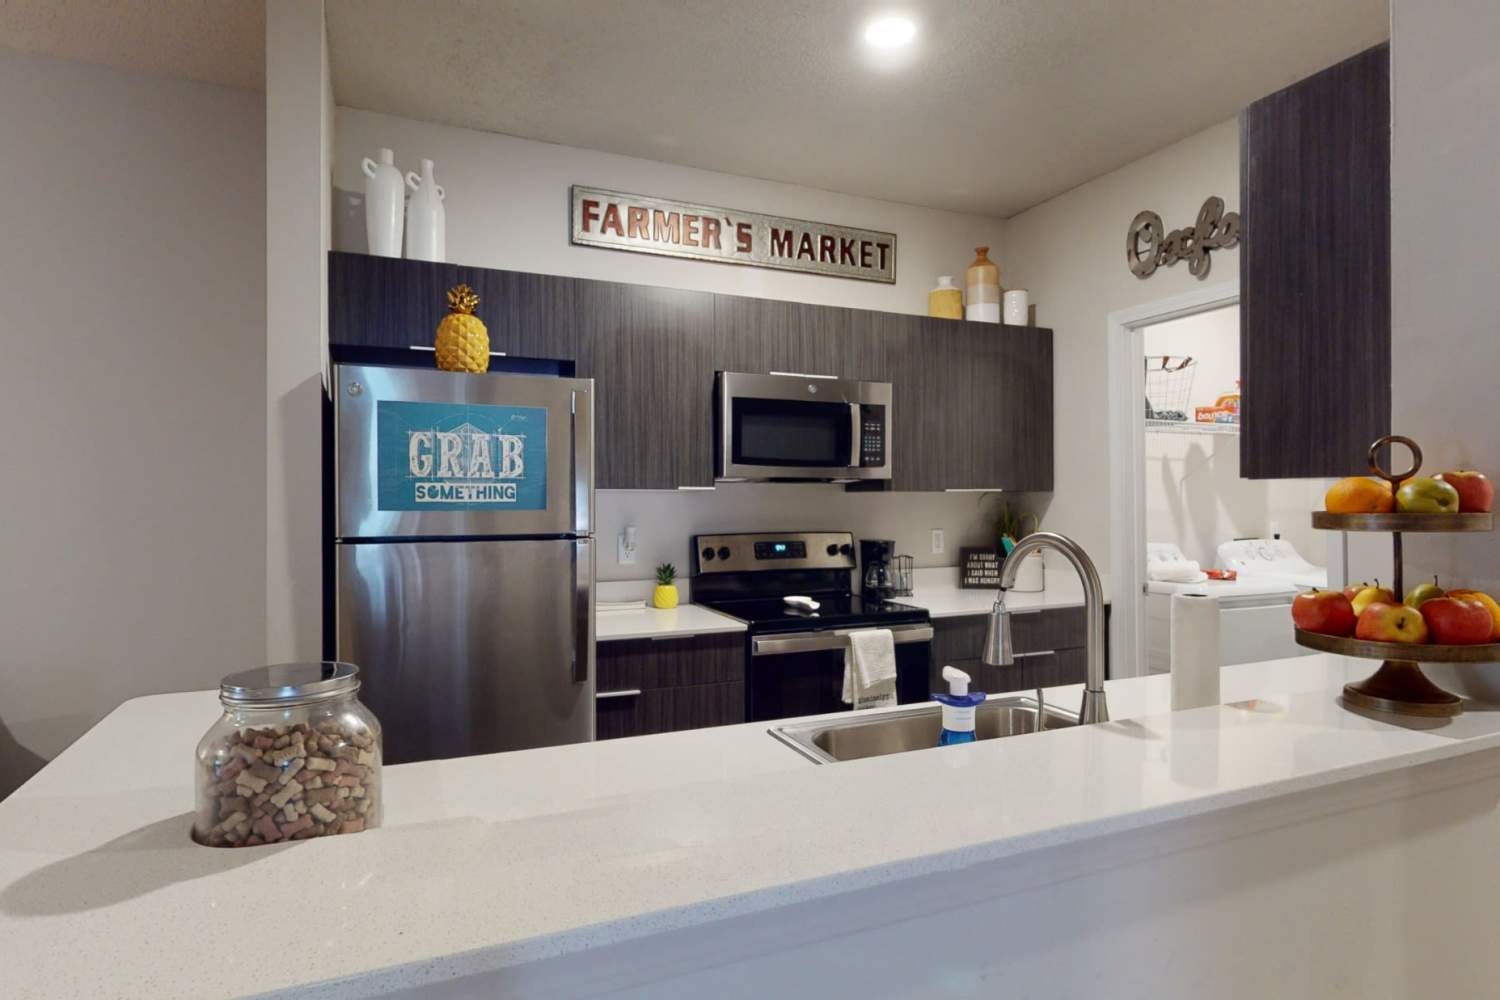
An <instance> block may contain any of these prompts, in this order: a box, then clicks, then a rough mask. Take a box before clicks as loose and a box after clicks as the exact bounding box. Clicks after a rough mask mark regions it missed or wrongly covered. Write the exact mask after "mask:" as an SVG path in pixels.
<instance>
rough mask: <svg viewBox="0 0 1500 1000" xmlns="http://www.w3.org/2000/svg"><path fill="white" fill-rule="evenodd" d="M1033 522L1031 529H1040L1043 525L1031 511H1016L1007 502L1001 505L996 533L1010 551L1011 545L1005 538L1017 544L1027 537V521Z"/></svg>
mask: <svg viewBox="0 0 1500 1000" xmlns="http://www.w3.org/2000/svg"><path fill="white" fill-rule="evenodd" d="M1027 521H1030V522H1031V529H1030V530H1031V531H1039V530H1041V527H1042V522H1041V520H1040V519H1039V518H1038V517H1037V516H1036V515H1035V514H1033V513H1031V512H1030V511H1015V510H1011V509H1010V504H1009V503H1008V502H1007V503H1005V504H1002V505H1001V507H1000V515H999V517H997V518H996V519H995V535H996V536H997V537H998V538H999V539H1000V544H1001V545H1002V546H1004V547H1005V548H1006V550H1007V551H1009V548H1010V546H1006V545H1005V540H1006V539H1007V538H1008V539H1010V544H1011V545H1015V543H1016V542H1019V541H1020V540H1021V539H1022V538H1025V537H1026V534H1027V528H1026V522H1027Z"/></svg>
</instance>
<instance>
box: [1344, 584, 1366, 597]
mask: <svg viewBox="0 0 1500 1000" xmlns="http://www.w3.org/2000/svg"><path fill="white" fill-rule="evenodd" d="M1368 586H1370V585H1369V584H1368V583H1365V582H1364V581H1363V580H1361V581H1360V582H1359V583H1351V584H1349V586H1347V587H1345V588H1344V596H1345V597H1347V598H1349V600H1351V601H1352V600H1354V599H1355V598H1356V597H1358V596H1359V592H1360V591H1361V590H1364V589H1365V588H1366V587H1368Z"/></svg>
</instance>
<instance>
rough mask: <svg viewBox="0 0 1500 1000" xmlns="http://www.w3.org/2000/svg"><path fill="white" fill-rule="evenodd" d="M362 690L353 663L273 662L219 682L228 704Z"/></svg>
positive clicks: (293, 700) (284, 701) (289, 701)
mask: <svg viewBox="0 0 1500 1000" xmlns="http://www.w3.org/2000/svg"><path fill="white" fill-rule="evenodd" d="M358 690H359V668H358V667H356V666H355V665H354V664H352V663H341V662H339V661H337V660H324V661H323V662H321V663H273V664H271V665H270V666H268V667H256V668H255V669H254V670H243V671H241V672H240V673H237V674H230V675H229V676H228V677H226V678H224V679H223V680H222V681H220V682H219V701H221V702H223V703H224V704H225V705H226V706H229V705H232V706H264V707H275V706H281V705H301V704H306V703H307V702H311V701H322V700H323V699H325V698H336V697H338V696H340V695H348V694H353V693H354V692H355V691H358Z"/></svg>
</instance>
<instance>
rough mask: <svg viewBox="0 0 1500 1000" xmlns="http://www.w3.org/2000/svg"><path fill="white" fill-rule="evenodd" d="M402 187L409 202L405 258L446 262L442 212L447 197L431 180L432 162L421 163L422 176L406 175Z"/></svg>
mask: <svg viewBox="0 0 1500 1000" xmlns="http://www.w3.org/2000/svg"><path fill="white" fill-rule="evenodd" d="M406 183H407V185H408V186H409V187H410V188H411V200H410V201H409V202H408V203H407V205H406V256H407V259H409V260H436V261H442V260H446V259H447V256H448V216H447V213H446V212H445V211H444V210H443V199H444V198H445V197H447V192H445V191H444V190H443V188H442V185H440V184H439V183H438V182H437V181H435V180H433V178H432V161H431V160H423V161H422V176H421V177H418V176H417V175H416V174H415V173H411V172H408V173H407V175H406Z"/></svg>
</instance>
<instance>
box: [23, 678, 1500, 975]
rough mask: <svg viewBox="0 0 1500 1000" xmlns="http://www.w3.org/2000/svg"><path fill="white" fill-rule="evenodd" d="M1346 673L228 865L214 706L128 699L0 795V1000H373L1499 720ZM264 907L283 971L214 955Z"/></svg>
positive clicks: (933, 867)
mask: <svg viewBox="0 0 1500 1000" xmlns="http://www.w3.org/2000/svg"><path fill="white" fill-rule="evenodd" d="M1369 671H1370V665H1369V663H1367V662H1365V661H1354V660H1345V659H1343V658H1340V657H1336V656H1328V655H1315V656H1307V657H1301V658H1297V659H1294V660H1277V661H1270V662H1266V663H1253V664H1240V665H1236V666H1231V667H1226V668H1224V670H1223V672H1222V677H1223V697H1224V701H1225V704H1223V705H1216V706H1213V707H1209V708H1201V709H1195V710H1192V711H1187V712H1177V713H1170V712H1168V711H1167V708H1168V707H1169V698H1170V696H1169V693H1168V692H1169V688H1170V681H1169V678H1167V677H1165V676H1156V677H1143V678H1125V679H1120V680H1112V681H1109V682H1107V685H1108V690H1109V698H1110V702H1111V712H1112V719H1113V720H1114V721H1111V722H1108V723H1102V724H1099V725H1093V726H1085V727H1079V728H1071V729H1061V730H1056V731H1049V732H1046V733H1041V734H1034V735H1029V736H1021V737H1017V738H1014V739H998V740H988V741H981V742H979V743H973V744H967V745H959V746H949V747H937V748H932V749H928V750H919V751H915V752H910V753H903V754H895V755H892V756H888V757H880V758H872V759H868V760H858V761H850V762H846V763H841V764H832V765H826V766H817V765H814V764H812V763H810V762H809V761H807V760H805V759H803V758H802V757H801V756H799V755H798V754H797V753H795V752H793V751H792V750H791V749H789V748H788V747H786V746H783V745H782V744H780V743H778V742H777V741H776V740H774V739H773V738H772V737H771V736H770V735H769V734H768V733H767V731H766V724H765V723H759V724H745V725H738V726H728V727H723V728H719V729H706V730H697V731H692V732H683V733H669V734H663V735H660V736H643V737H637V738H634V739H622V740H611V741H607V742H602V743H590V744H575V745H571V746H561V747H550V748H543V749H537V750H525V751H518V752H514V753H505V754H494V755H489V756H481V757H467V758H461V759H455V760H441V761H429V762H424V763H418V764H403V765H396V766H390V767H387V768H386V769H385V774H384V779H383V780H384V798H385V802H386V815H385V823H384V826H383V827H382V828H380V829H377V830H372V831H368V832H365V833H359V834H353V835H349V836H339V837H327V838H319V839H314V840H309V841H305V842H301V843H295V844H272V845H267V846H263V847H253V848H242V849H235V850H223V849H214V848H208V847H200V846H198V845H196V844H194V843H193V842H192V841H191V840H190V839H189V836H188V833H189V828H190V826H191V821H192V811H191V810H192V804H193V768H192V763H191V758H192V752H193V746H194V744H195V743H196V741H197V739H198V737H199V735H200V734H201V733H202V731H203V730H204V729H205V728H206V727H207V726H208V725H209V723H211V722H212V721H213V719H214V718H215V717H216V716H217V714H218V706H217V704H216V701H215V696H214V693H213V692H208V691H204V692H191V693H186V694H171V695H158V696H153V697H147V698H138V699H135V700H133V701H129V702H126V703H125V704H124V705H122V706H121V707H120V708H119V709H117V710H116V711H114V712H113V713H111V714H110V715H109V716H108V717H106V718H105V719H104V721H102V722H101V723H100V724H99V725H98V726H96V727H95V728H94V729H92V730H90V731H89V732H88V733H86V734H85V735H84V736H83V737H82V738H81V739H79V740H78V742H76V743H74V744H73V745H72V746H71V747H69V748H68V749H67V750H65V751H64V752H63V753H62V754H61V755H59V756H58V757H57V759H56V760H54V761H52V763H51V764H49V765H48V766H47V767H45V768H44V769H43V770H42V771H41V772H40V773H38V774H37V775H36V776H34V777H33V778H32V779H31V780H30V781H29V782H27V783H26V784H25V785H23V786H22V787H21V788H20V789H19V790H17V791H16V792H15V793H14V794H12V795H11V796H10V797H9V798H7V799H6V800H4V801H3V802H0V967H3V968H4V970H5V974H4V981H5V987H4V993H5V995H6V996H7V998H15V1000H29V998H39V997H48V998H51V997H59V996H85V995H91V994H93V993H95V992H97V990H98V988H99V984H100V983H108V984H109V986H110V990H111V992H113V993H117V994H118V995H122V996H150V997H154V998H159V1000H170V998H175V997H183V998H189V997H190V998H194V1000H204V998H214V997H228V996H239V995H243V994H246V993H252V992H255V993H270V994H273V995H295V996H297V997H298V998H299V1000H306V998H334V997H356V996H358V997H364V996H371V995H378V994H382V993H389V992H393V991H397V990H401V989H406V988H415V987H423V986H429V985H432V984H435V983H439V982H445V981H452V980H453V979H456V978H458V977H462V976H466V975H470V974H478V973H489V972H494V971H497V970H502V969H509V968H512V967H515V966H518V965H522V964H525V963H528V962H531V961H535V960H539V959H544V958H555V957H559V956H565V955H571V954H577V953H579V952H581V951H583V950H586V949H592V948H595V947H598V946H603V945H608V944H612V943H618V942H624V941H630V940H636V939H641V938H644V937H647V936H650V935H653V934H658V933H664V932H671V931H677V930H682V929H685V928H690V927H697V926H700V925H703V924H707V923H710V922H713V921H717V920H722V919H725V918H728V917H734V916H739V915H746V914H752V913H765V912H769V911H773V910H776V909H778V908H781V907H786V906H791V905H795V904H800V903H807V902H809V901H813V900H823V899H829V898H833V897H837V896H840V895H842V894H845V893H848V892H851V891H854V890H860V889H870V888H874V887H877V886H887V885H894V884H896V883H901V882H905V881H906V880H912V879H923V878H926V877H928V876H931V875H934V874H937V873H942V872H951V871H954V870H955V869H958V868H962V867H965V866H970V865H981V864H986V863H990V862H998V861H1002V860H1004V859H1009V858H1015V857H1017V856H1020V855H1025V854H1028V853H1030V852H1034V851H1038V850H1042V849H1045V848H1051V847H1057V846H1060V845H1064V844H1069V845H1072V844H1079V845H1081V844H1083V843H1085V842H1099V843H1103V842H1104V839H1105V838H1107V836H1108V835H1112V834H1119V833H1123V832H1126V831H1131V830H1139V829H1144V828H1147V827H1152V826H1156V825H1160V824H1167V823H1173V822H1180V821H1185V820H1188V819H1190V818H1193V817H1200V816H1206V815H1209V814H1211V813H1214V812H1217V811H1220V810H1224V809H1228V808H1231V807H1239V806H1249V805H1252V804H1256V803H1262V802H1267V801H1269V800H1272V799H1276V798H1279V797H1282V796H1286V795H1290V794H1292V793H1296V792H1306V791H1310V790H1313V789H1328V788H1329V787H1330V786H1334V785H1337V784H1340V783H1344V782H1349V781H1352V780H1354V779H1359V778H1366V777H1371V776H1375V775H1380V774H1386V773H1389V772H1394V771H1398V770H1402V769H1408V768H1412V767H1416V766H1418V765H1424V764H1429V763H1435V762H1438V761H1444V760H1447V759H1449V758H1456V757H1459V756H1463V755H1468V754H1474V753H1476V752H1478V751H1485V750H1495V749H1500V712H1485V711H1475V712H1471V713H1466V714H1465V715H1463V716H1460V717H1459V718H1457V719H1454V720H1451V722H1449V723H1447V724H1444V725H1442V726H1440V727H1438V728H1431V727H1425V728H1423V727H1415V726H1406V725H1401V724H1398V722H1397V720H1385V719H1373V718H1368V717H1365V716H1362V715H1358V714H1355V713H1353V712H1350V711H1346V710H1345V709H1344V708H1342V707H1341V706H1340V705H1339V703H1338V700H1337V698H1336V695H1337V692H1338V691H1339V689H1340V687H1341V686H1342V685H1343V684H1344V683H1345V682H1347V681H1350V680H1354V679H1358V678H1362V677H1364V676H1366V675H1367V674H1368V673H1369ZM1079 693H1080V691H1079V688H1078V687H1077V686H1073V687H1070V688H1060V689H1054V690H1052V691H1049V692H1048V695H1047V697H1048V700H1049V702H1055V703H1057V704H1059V705H1062V706H1064V707H1071V706H1072V705H1074V704H1076V702H1077V699H1078V697H1079ZM1488 759H1489V758H1486V762H1487V761H1488ZM1486 762H1481V763H1486ZM1486 766H1487V764H1486ZM956 787H965V788H997V787H1003V788H1004V789H1005V794H1003V795H995V794H981V795H974V796H971V797H967V798H965V799H964V805H963V808H962V809H954V808H953V802H954V799H953V789H954V788H956ZM1100 849H1101V850H1103V848H1102V847H1101V848H1100ZM289 906H290V907H291V910H290V912H291V913H293V914H296V916H294V917H290V918H289V910H288V907H289ZM288 919H292V921H293V924H294V925H295V927H296V928H297V930H296V932H295V933H294V934H293V935H292V937H290V938H288V939H287V941H288V942H289V943H290V946H291V947H292V948H293V954H291V955H288V956H286V957H287V958H288V960H286V961H280V960H277V959H276V956H277V955H278V954H284V952H285V948H286V947H287V944H283V945H282V946H280V947H282V949H283V951H282V952H280V953H278V952H277V951H276V949H275V948H272V949H271V950H270V951H262V952H257V953H255V954H257V955H259V956H261V957H262V958H264V960H258V961H255V962H253V963H251V964H250V965H248V966H247V965H246V964H245V963H243V962H239V961H229V960H227V956H237V955H242V954H245V952H244V948H245V941H246V938H245V935H246V929H247V928H267V929H271V930H270V933H272V934H273V935H275V939H276V940H281V937H280V935H279V932H277V931H276V930H275V929H276V928H279V927H281V926H282V924H283V922H285V921H286V920H288ZM297 941H301V944H300V945H299V944H296V943H295V942H297ZM250 970H253V971H250Z"/></svg>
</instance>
